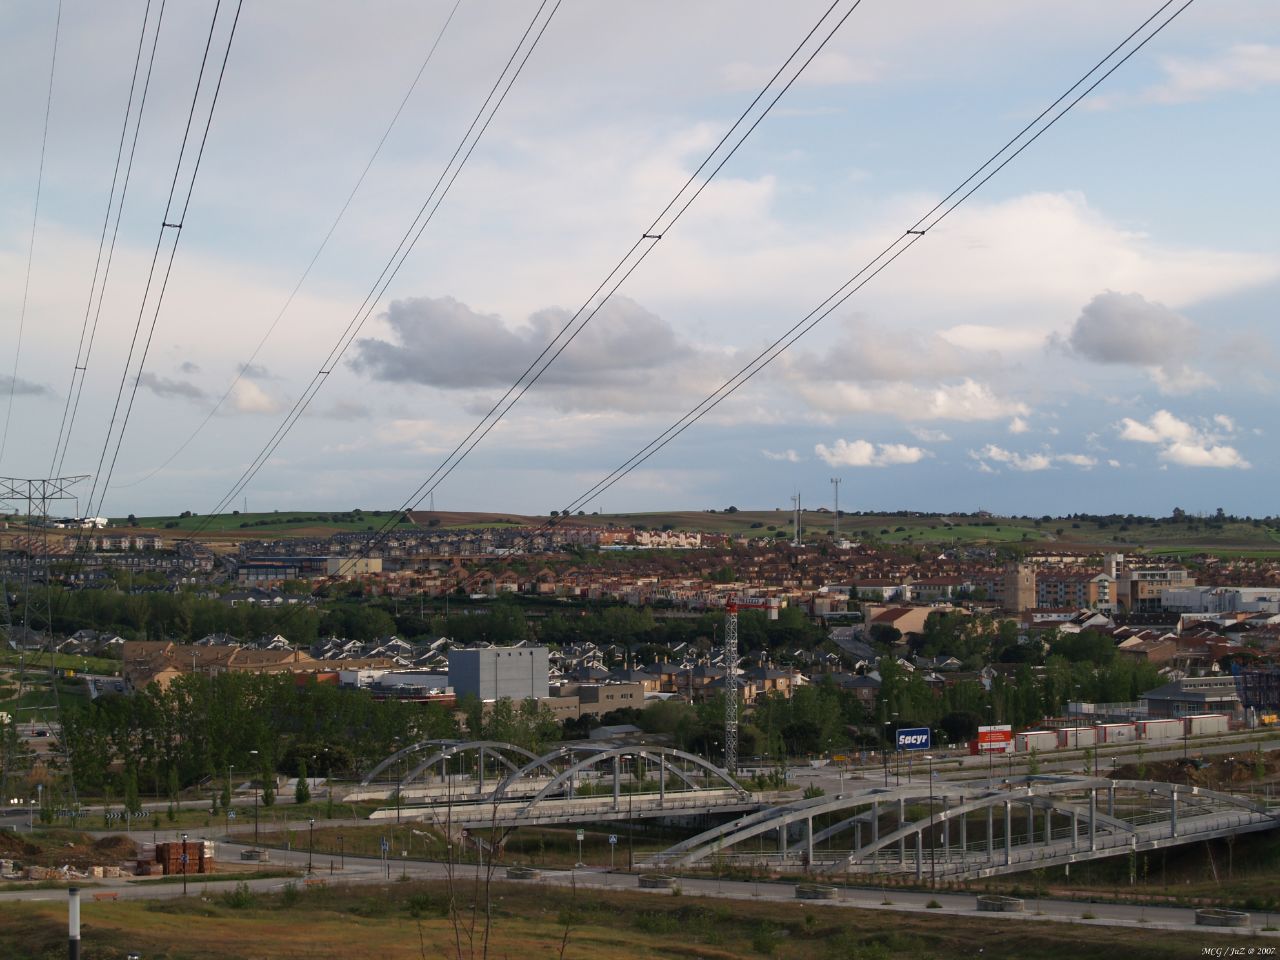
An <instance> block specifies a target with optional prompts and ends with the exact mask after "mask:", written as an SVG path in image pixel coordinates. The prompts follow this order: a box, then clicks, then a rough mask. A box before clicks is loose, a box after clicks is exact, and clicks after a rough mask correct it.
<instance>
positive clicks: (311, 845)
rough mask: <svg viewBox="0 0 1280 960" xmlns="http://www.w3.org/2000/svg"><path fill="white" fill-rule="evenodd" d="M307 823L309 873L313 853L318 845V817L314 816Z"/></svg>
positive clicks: (308, 871)
mask: <svg viewBox="0 0 1280 960" xmlns="http://www.w3.org/2000/svg"><path fill="white" fill-rule="evenodd" d="M307 823H308V825H307V873H310V872H311V855H312V853H313V852H314V850H315V847H316V818H315V817H312V818H311V819H310V820H309V821H308V822H307Z"/></svg>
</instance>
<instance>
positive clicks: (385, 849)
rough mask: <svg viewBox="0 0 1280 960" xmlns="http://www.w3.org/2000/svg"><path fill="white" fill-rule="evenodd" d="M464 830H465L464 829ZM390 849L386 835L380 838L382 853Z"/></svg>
mask: <svg viewBox="0 0 1280 960" xmlns="http://www.w3.org/2000/svg"><path fill="white" fill-rule="evenodd" d="M464 832H465V831H464ZM390 849H391V844H389V843H388V842H387V838H386V837H383V838H382V852H383V853H386V852H387V851H388V850H390Z"/></svg>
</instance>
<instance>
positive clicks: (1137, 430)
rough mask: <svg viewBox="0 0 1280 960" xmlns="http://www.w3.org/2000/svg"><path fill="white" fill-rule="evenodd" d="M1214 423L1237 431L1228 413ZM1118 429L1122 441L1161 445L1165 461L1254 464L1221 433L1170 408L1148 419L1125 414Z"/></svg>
mask: <svg viewBox="0 0 1280 960" xmlns="http://www.w3.org/2000/svg"><path fill="white" fill-rule="evenodd" d="M1224 421H1225V422H1224ZM1212 422H1213V423H1215V424H1216V425H1217V426H1218V427H1219V428H1227V425H1230V430H1231V431H1233V430H1234V426H1235V423H1234V421H1232V420H1231V418H1230V417H1227V416H1226V415H1225V414H1218V415H1217V416H1215V417H1214V418H1213V421H1212ZM1116 429H1117V431H1118V432H1119V435H1120V439H1121V440H1129V441H1131V442H1133V443H1149V444H1156V445H1159V446H1160V447H1161V450H1160V453H1159V457H1160V459H1161V460H1163V461H1165V463H1172V464H1176V465H1177V466H1180V467H1214V468H1217V469H1220V470H1230V469H1236V470H1248V469H1249V467H1250V466H1251V464H1250V463H1249V461H1248V460H1246V459H1245V458H1244V457H1243V456H1242V455H1241V454H1240V451H1239V450H1237V449H1236V448H1235V447H1233V446H1230V445H1229V444H1227V443H1224V442H1223V439H1222V436H1221V435H1220V434H1219V433H1216V432H1215V431H1213V430H1212V429H1209V428H1201V427H1197V426H1195V425H1194V424H1192V423H1188V422H1187V421H1186V420H1182V419H1179V418H1178V417H1176V416H1174V415H1173V414H1172V413H1170V412H1169V411H1168V410H1157V411H1156V412H1155V413H1153V414H1152V415H1151V417H1150V418H1149V419H1148V420H1147V421H1146V422H1143V421H1140V420H1134V419H1133V418H1132V417H1125V418H1123V419H1122V420H1121V421H1120V422H1119V423H1118V424H1116Z"/></svg>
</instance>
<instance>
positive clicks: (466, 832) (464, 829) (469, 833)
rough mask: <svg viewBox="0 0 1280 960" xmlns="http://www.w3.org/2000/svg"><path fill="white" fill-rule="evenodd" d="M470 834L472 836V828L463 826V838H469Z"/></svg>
mask: <svg viewBox="0 0 1280 960" xmlns="http://www.w3.org/2000/svg"><path fill="white" fill-rule="evenodd" d="M469 836H471V831H470V830H468V829H467V828H466V827H463V828H462V839H463V840H465V839H467V837H469Z"/></svg>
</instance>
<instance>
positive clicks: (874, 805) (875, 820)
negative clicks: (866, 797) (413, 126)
mask: <svg viewBox="0 0 1280 960" xmlns="http://www.w3.org/2000/svg"><path fill="white" fill-rule="evenodd" d="M879 839H880V801H879V800H872V801H871V842H872V843H875V842H876V841H877V840H879Z"/></svg>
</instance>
